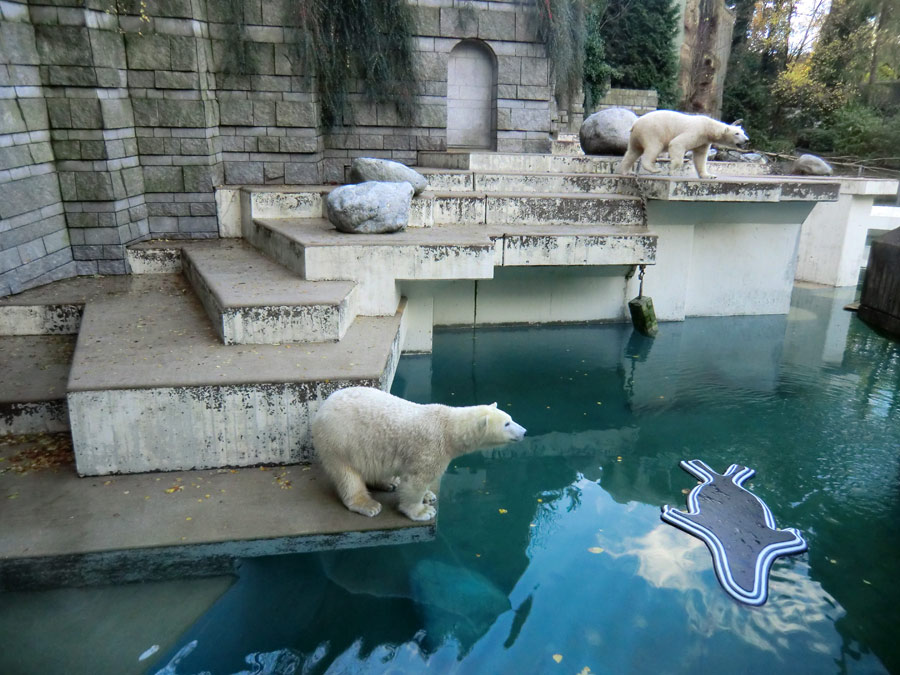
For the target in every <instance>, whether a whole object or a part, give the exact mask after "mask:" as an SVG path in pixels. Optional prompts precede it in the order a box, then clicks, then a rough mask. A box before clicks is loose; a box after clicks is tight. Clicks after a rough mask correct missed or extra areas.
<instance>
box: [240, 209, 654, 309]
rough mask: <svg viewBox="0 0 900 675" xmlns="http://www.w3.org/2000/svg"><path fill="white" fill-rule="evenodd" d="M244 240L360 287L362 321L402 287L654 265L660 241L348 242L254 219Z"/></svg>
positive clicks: (451, 231)
mask: <svg viewBox="0 0 900 675" xmlns="http://www.w3.org/2000/svg"><path fill="white" fill-rule="evenodd" d="M245 236H246V237H247V239H248V240H249V241H250V242H251V243H252V244H253V245H255V246H257V247H259V248H260V249H261V250H263V251H265V252H266V253H268V254H269V255H271V256H273V257H277V260H278V261H279V262H280V263H281V264H283V265H284V266H286V267H288V268H290V269H292V270H294V271H296V272H297V273H299V274H303V276H304V277H305V278H306V279H350V280H352V281H355V282H356V283H357V284H359V312H360V314H363V315H380V314H385V313H388V312H389V311H390V308H391V307H392V306H394V305H395V303H396V302H397V301H398V299H399V290H398V289H397V283H396V282H397V281H400V280H425V279H444V280H460V279H490V278H493V276H494V267H499V266H510V267H514V266H545V265H560V266H571V265H638V264H653V263H654V262H655V261H656V240H657V237H656V235H655V234H653V233H651V232H648V231H647V230H646V229H645V228H643V227H617V226H612V225H606V224H602V223H600V224H583V225H581V224H572V223H552V222H545V223H542V224H539V225H529V224H510V223H504V224H497V225H487V226H474V225H438V226H435V227H430V228H412V229H407V230H405V231H403V232H397V233H394V234H390V235H382V234H372V235H348V234H343V233H340V232H338V231H337V230H335V229H334V226H333V225H331V223H329V222H328V221H327V220H324V219H321V218H318V219H316V218H305V219H304V218H294V219H291V218H277V219H271V220H264V219H257V220H255V221H253V222H252V223H251V226H250V227H248V228H246V229H245Z"/></svg>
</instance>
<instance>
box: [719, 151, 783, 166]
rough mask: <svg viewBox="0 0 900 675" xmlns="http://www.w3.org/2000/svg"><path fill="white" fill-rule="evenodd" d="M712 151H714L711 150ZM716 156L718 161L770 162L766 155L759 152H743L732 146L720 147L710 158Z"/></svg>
mask: <svg viewBox="0 0 900 675" xmlns="http://www.w3.org/2000/svg"><path fill="white" fill-rule="evenodd" d="M710 152H712V151H710ZM713 158H715V160H716V161H717V162H750V163H752V164H768V163H769V160H768V159H766V156H765V155H761V154H759V153H758V152H741V151H740V150H732V149H730V148H718V149H716V151H715V154H714V155H713V156H711V157H710V159H713Z"/></svg>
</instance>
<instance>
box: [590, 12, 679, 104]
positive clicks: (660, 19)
mask: <svg viewBox="0 0 900 675" xmlns="http://www.w3.org/2000/svg"><path fill="white" fill-rule="evenodd" d="M606 4H607V6H606V9H605V11H604V13H603V15H602V18H601V19H600V22H599V23H600V36H601V38H602V40H603V45H604V48H605V52H606V64H607V66H608V68H609V72H610V84H611V85H612V86H615V87H629V88H634V89H656V91H657V93H658V94H659V102H660V107H663V108H665V107H671V106H672V105H674V104H675V102H676V84H677V77H678V61H677V58H676V53H675V45H674V40H675V36H676V34H677V33H678V20H679V18H680V12H679V9H678V7H677V6H676V5H675V4H674V3H673V2H671V0H608V2H607V3H606Z"/></svg>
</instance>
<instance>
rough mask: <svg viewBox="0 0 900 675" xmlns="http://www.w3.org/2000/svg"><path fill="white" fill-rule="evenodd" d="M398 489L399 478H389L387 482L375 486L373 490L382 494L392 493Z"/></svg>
mask: <svg viewBox="0 0 900 675" xmlns="http://www.w3.org/2000/svg"><path fill="white" fill-rule="evenodd" d="M398 487H400V476H391V477H390V478H389V479H388V480H386V481H382V482H380V483H376V484H375V488H376V489H377V490H381V491H382V492H393V491H394V490H396V489H397V488H398Z"/></svg>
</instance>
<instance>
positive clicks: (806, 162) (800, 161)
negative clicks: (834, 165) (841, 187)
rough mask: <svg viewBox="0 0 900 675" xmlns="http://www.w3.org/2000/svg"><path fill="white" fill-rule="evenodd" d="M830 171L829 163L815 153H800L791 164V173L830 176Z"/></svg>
mask: <svg viewBox="0 0 900 675" xmlns="http://www.w3.org/2000/svg"><path fill="white" fill-rule="evenodd" d="M831 171H832V170H831V165H830V164H828V162H826V161H825V160H824V159H822V158H821V157H819V156H817V155H800V156H799V157H798V158H797V159H796V161H795V162H794V164H793V166H791V173H795V174H799V175H801V176H830V175H831Z"/></svg>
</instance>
